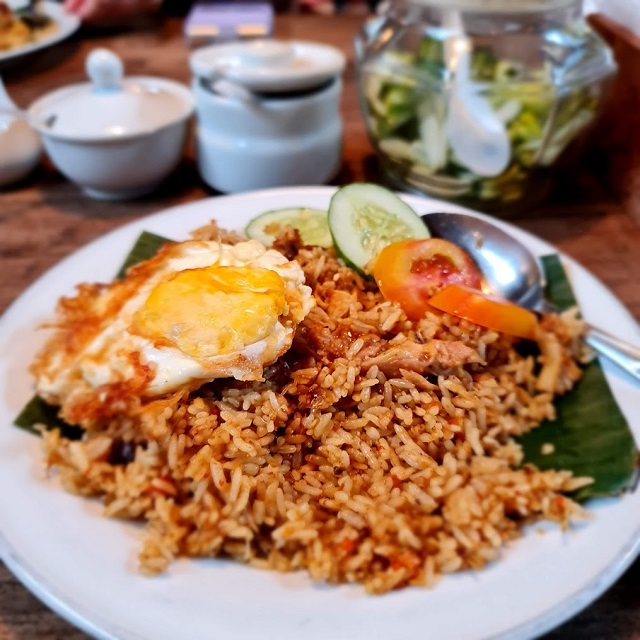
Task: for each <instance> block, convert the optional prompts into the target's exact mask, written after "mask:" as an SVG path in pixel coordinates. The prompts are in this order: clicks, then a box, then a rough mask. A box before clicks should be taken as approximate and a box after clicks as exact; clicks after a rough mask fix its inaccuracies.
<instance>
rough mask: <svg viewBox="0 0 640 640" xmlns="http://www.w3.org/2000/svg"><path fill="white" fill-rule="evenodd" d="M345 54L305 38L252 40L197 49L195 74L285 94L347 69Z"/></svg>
mask: <svg viewBox="0 0 640 640" xmlns="http://www.w3.org/2000/svg"><path fill="white" fill-rule="evenodd" d="M345 64H346V60H345V56H344V55H343V54H342V52H341V51H340V50H339V49H336V48H335V47H331V46H329V45H324V44H318V43H314V42H302V41H281V40H250V41H247V42H232V43H224V44H214V45H211V46H208V47H204V48H202V49H198V50H197V51H195V52H194V53H193V54H192V55H191V58H190V65H191V70H192V71H193V73H194V74H195V75H196V76H198V77H200V78H203V79H205V80H207V81H212V80H218V79H225V80H228V81H231V82H233V83H236V84H237V85H241V86H243V87H245V88H247V89H249V90H251V91H256V92H266V93H284V92H291V91H304V90H308V89H313V88H315V87H319V86H321V85H323V84H324V83H326V82H328V81H329V80H331V79H333V78H335V77H338V76H340V75H341V74H342V72H343V71H344V68H345Z"/></svg>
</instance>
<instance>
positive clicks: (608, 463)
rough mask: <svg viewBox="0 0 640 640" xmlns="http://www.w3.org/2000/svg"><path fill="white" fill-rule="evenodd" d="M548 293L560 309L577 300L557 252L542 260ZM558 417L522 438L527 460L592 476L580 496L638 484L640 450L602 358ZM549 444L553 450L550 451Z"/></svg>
mask: <svg viewBox="0 0 640 640" xmlns="http://www.w3.org/2000/svg"><path fill="white" fill-rule="evenodd" d="M542 263H543V267H544V271H545V274H546V278H547V288H546V291H545V295H546V297H547V299H548V300H549V301H550V302H552V303H553V304H555V305H556V306H557V307H558V308H560V309H567V308H568V307H571V306H574V305H575V304H576V299H575V297H574V295H573V291H572V290H571V285H570V284H569V280H568V279H567V276H566V274H565V272H564V269H563V267H562V263H561V262H560V259H559V258H558V256H555V255H552V256H545V257H544V258H543V259H542ZM555 404H556V410H557V417H556V419H555V420H549V421H546V422H543V423H542V424H541V425H540V426H539V427H537V428H536V429H533V430H532V431H530V432H529V433H527V434H525V435H524V436H522V437H521V438H519V441H520V444H521V445H522V448H523V451H524V461H525V462H526V463H530V464H533V465H535V466H536V467H538V468H539V469H568V470H570V471H573V473H574V475H576V476H590V477H592V478H593V479H594V482H593V484H591V485H588V486H586V487H583V488H582V489H580V490H579V491H577V492H576V494H575V495H574V496H573V497H575V498H576V499H579V500H586V499H587V498H595V497H603V496H610V495H616V494H618V493H621V492H623V491H625V490H627V489H631V488H633V487H635V485H636V483H637V480H638V468H639V463H640V460H639V454H638V449H637V447H636V443H635V440H634V438H633V434H632V433H631V429H630V428H629V425H628V424H627V421H626V419H625V417H624V415H623V414H622V412H621V411H620V408H619V407H618V404H617V403H616V400H615V398H614V397H613V394H612V392H611V389H610V388H609V383H608V382H607V379H606V378H605V375H604V372H603V371H602V367H601V366H600V362H599V361H598V360H593V361H592V362H591V363H589V364H588V365H587V366H586V367H585V370H584V372H583V375H582V378H581V379H580V381H579V382H578V384H577V385H576V386H575V388H574V389H572V391H571V392H570V393H568V394H566V395H565V396H562V397H560V398H558V399H557V400H556V403H555ZM545 444H551V445H553V451H552V453H550V454H547V455H545V454H544V453H543V452H544V451H545V450H546V447H544V445H545Z"/></svg>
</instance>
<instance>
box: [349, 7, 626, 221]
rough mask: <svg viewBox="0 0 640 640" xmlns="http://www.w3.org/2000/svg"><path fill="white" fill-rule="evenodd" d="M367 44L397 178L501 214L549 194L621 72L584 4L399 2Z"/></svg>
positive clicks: (365, 58)
mask: <svg viewBox="0 0 640 640" xmlns="http://www.w3.org/2000/svg"><path fill="white" fill-rule="evenodd" d="M355 50H356V60H357V65H358V83H359V94H360V101H361V106H362V110H363V113H364V117H365V119H366V126H367V131H368V134H369V137H370V139H371V142H372V144H373V146H374V147H375V150H376V152H377V155H378V157H379V159H380V162H381V164H382V168H383V170H384V172H385V174H386V175H387V177H388V178H389V180H390V181H391V182H392V183H393V184H394V185H395V186H396V187H398V188H401V189H403V190H410V191H418V192H423V193H427V194H429V195H432V196H434V197H438V198H444V199H449V200H455V201H457V202H460V203H462V204H466V205H468V206H473V207H475V208H478V209H481V210H484V211H490V212H509V211H510V210H512V209H517V208H522V205H525V206H530V205H531V204H533V203H534V202H538V201H539V200H540V199H541V198H542V197H544V195H545V194H546V192H547V188H548V184H549V177H550V176H551V174H552V169H553V168H555V167H557V166H558V165H559V164H560V163H561V162H563V160H565V159H566V158H567V157H568V156H569V155H570V151H571V149H575V148H576V143H577V141H578V140H579V139H580V137H581V134H583V133H584V132H585V130H586V129H587V128H588V126H589V124H590V123H591V122H592V121H593V120H594V117H595V115H596V113H597V111H598V108H599V106H600V105H601V103H602V99H603V96H604V93H605V91H606V89H607V87H608V85H609V84H610V80H611V78H612V76H613V74H614V72H615V63H614V61H613V55H612V53H611V51H610V50H609V48H608V47H607V46H606V45H605V43H604V42H603V41H602V40H601V39H600V38H599V37H598V36H597V35H596V34H595V33H594V32H593V31H592V30H591V29H590V28H589V26H588V25H587V23H586V21H585V20H584V17H583V14H582V2H581V0H391V4H390V6H389V9H388V10H387V12H386V14H385V15H384V16H382V17H380V18H379V19H377V20H376V21H374V22H372V23H369V24H368V25H366V27H365V28H364V29H363V30H362V32H361V33H360V34H359V35H358V36H357V37H356V41H355Z"/></svg>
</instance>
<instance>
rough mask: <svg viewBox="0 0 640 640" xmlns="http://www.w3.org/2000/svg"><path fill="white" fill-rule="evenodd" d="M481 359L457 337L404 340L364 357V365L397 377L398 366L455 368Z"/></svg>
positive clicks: (422, 369)
mask: <svg viewBox="0 0 640 640" xmlns="http://www.w3.org/2000/svg"><path fill="white" fill-rule="evenodd" d="M481 362H482V359H481V358H480V356H479V355H478V352H477V351H476V350H475V349H472V348H471V347H468V346H467V345H465V344H463V343H462V342H460V341H458V340H455V341H451V340H430V341H429V342H427V343H425V344H418V343H417V342H412V341H410V340H407V341H406V342H403V343H402V344H400V345H397V346H393V347H391V348H389V349H386V350H385V351H383V352H382V353H380V354H379V355H377V356H375V357H373V358H369V359H366V360H365V361H364V366H365V367H372V366H374V365H377V366H378V368H379V369H380V370H381V371H382V372H383V373H384V374H385V375H387V376H397V375H399V374H400V370H401V369H405V370H407V371H415V372H416V373H421V374H422V373H427V372H428V371H432V370H434V369H455V368H457V367H462V366H464V365H465V364H472V363H481Z"/></svg>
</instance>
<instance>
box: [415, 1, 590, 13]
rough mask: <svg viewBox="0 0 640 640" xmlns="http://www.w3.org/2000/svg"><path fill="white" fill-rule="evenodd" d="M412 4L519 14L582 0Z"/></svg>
mask: <svg viewBox="0 0 640 640" xmlns="http://www.w3.org/2000/svg"><path fill="white" fill-rule="evenodd" d="M411 1H412V3H413V4H417V5H426V6H430V7H443V8H447V9H453V10H466V11H479V12H483V11H486V12H487V13H490V12H500V13H520V12H527V11H547V10H551V9H561V8H563V7H569V6H571V5H580V4H581V2H582V0H411Z"/></svg>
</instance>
